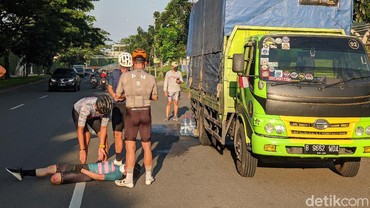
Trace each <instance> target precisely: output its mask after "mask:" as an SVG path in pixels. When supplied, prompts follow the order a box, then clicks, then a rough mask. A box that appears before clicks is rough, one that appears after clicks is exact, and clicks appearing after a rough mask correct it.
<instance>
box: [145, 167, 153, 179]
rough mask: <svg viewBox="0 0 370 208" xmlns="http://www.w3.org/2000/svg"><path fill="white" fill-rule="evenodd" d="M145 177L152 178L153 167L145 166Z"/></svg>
mask: <svg viewBox="0 0 370 208" xmlns="http://www.w3.org/2000/svg"><path fill="white" fill-rule="evenodd" d="M145 170H146V171H145V178H151V177H152V167H148V168H147V167H145Z"/></svg>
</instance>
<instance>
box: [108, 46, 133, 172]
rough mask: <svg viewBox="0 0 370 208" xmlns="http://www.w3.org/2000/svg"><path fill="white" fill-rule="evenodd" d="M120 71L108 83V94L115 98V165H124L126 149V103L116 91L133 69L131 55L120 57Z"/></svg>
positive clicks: (113, 111)
mask: <svg viewBox="0 0 370 208" xmlns="http://www.w3.org/2000/svg"><path fill="white" fill-rule="evenodd" d="M118 63H119V69H115V70H113V71H112V72H111V75H110V77H109V81H108V92H109V94H110V95H111V96H112V97H113V99H114V101H115V102H114V103H113V110H112V128H113V133H114V140H115V151H116V159H115V160H114V164H116V165H121V164H122V158H123V155H122V149H123V147H124V144H123V141H122V131H123V129H124V118H125V114H126V102H125V99H121V98H119V97H118V96H117V95H116V89H117V85H118V81H119V78H120V77H121V75H122V74H123V73H125V72H127V71H130V69H131V67H132V56H131V54H130V53H127V52H123V53H120V54H119V56H118Z"/></svg>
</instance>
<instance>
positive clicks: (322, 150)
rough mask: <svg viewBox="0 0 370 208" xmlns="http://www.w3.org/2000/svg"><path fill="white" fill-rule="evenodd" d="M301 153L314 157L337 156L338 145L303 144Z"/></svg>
mask: <svg viewBox="0 0 370 208" xmlns="http://www.w3.org/2000/svg"><path fill="white" fill-rule="evenodd" d="M303 153H304V154H316V155H337V154H339V145H323V144H305V145H304V149H303Z"/></svg>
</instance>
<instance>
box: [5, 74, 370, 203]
mask: <svg viewBox="0 0 370 208" xmlns="http://www.w3.org/2000/svg"><path fill="white" fill-rule="evenodd" d="M84 81H85V83H84V84H83V85H82V87H81V91H80V92H48V91H47V83H46V82H39V83H36V84H32V85H27V86H24V87H19V88H14V89H11V90H3V91H0V126H1V133H0V170H1V171H0V184H1V185H0V207H17V208H20V207H159V208H162V207H202V208H203V207H220V208H221V207H307V206H309V207H310V206H311V205H316V206H320V205H321V206H320V207H329V206H326V205H332V206H333V205H335V206H339V205H341V206H342V207H345V205H357V206H359V207H366V206H370V177H369V169H370V160H369V159H363V160H362V163H361V169H360V172H359V174H358V175H357V176H356V177H353V178H344V177H341V176H339V175H337V174H336V173H335V172H333V171H332V166H331V164H330V163H327V162H318V163H293V164H292V163H283V164H262V163H261V164H260V165H259V167H258V168H257V171H256V175H255V177H253V178H243V177H240V176H239V175H238V173H237V172H236V170H235V166H234V163H233V154H232V150H233V146H232V143H231V142H229V143H228V145H227V147H226V149H225V150H224V152H223V154H220V153H219V152H218V151H216V150H215V149H214V148H213V147H206V146H200V145H199V142H198V140H197V139H196V138H193V137H183V136H179V123H180V122H179V121H178V122H175V121H170V122H167V123H165V122H164V121H163V119H164V108H165V103H166V100H165V99H164V97H163V95H162V94H161V95H160V99H159V101H157V102H154V103H153V106H152V115H153V157H154V176H155V178H156V181H155V182H154V183H153V184H152V185H150V186H147V185H145V182H144V179H145V177H144V175H140V176H139V177H138V178H136V179H135V187H134V188H133V189H128V188H122V187H117V186H116V185H115V184H114V183H113V182H109V181H105V182H97V181H94V182H88V183H79V184H68V185H61V186H55V185H51V184H50V181H49V177H45V178H27V177H26V178H25V179H24V180H23V181H17V180H16V179H15V178H14V177H13V176H11V175H10V174H8V173H7V172H6V171H5V167H6V166H10V167H15V166H20V167H23V168H24V169H28V168H34V167H43V166H46V165H49V164H55V163H79V159H78V142H77V139H76V133H75V129H74V126H73V121H72V118H71V109H72V105H73V103H74V102H75V101H77V100H78V99H80V98H82V97H84V96H89V95H98V94H100V93H103V92H102V91H101V90H98V89H95V90H94V89H90V88H89V85H88V83H87V82H86V81H87V79H84ZM161 87H162V86H161V85H160V83H159V91H160V92H161V91H162V90H161ZM188 103H189V100H188V99H187V98H186V94H183V95H182V100H181V103H180V114H182V115H183V114H184V113H185V112H187V111H188V109H189V107H188ZM109 141H110V145H114V144H113V136H112V132H111V130H110V131H109ZM97 146H98V139H97V138H96V136H95V137H93V139H92V141H91V144H90V152H89V158H88V162H95V161H96V159H97V157H96V150H97ZM109 155H110V156H111V157H110V159H114V156H113V155H114V146H111V148H110V153H109ZM137 157H138V162H139V164H142V163H143V161H142V154H141V148H140V145H139V144H138V151H137ZM338 199H339V200H338ZM365 205H366V206H365Z"/></svg>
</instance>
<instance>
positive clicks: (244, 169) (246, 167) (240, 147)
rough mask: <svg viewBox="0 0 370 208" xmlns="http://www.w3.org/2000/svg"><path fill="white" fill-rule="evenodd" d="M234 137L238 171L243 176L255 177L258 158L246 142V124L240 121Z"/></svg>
mask: <svg viewBox="0 0 370 208" xmlns="http://www.w3.org/2000/svg"><path fill="white" fill-rule="evenodd" d="M236 127H237V128H236V132H235V137H234V149H235V156H236V158H235V165H236V169H237V171H238V173H239V174H240V175H241V176H242V177H253V176H254V174H255V173H256V168H257V163H258V160H257V158H255V157H253V155H252V153H251V151H250V150H248V146H250V145H248V144H247V143H246V142H245V134H244V126H243V124H242V123H240V122H238V123H237V126H236Z"/></svg>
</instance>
